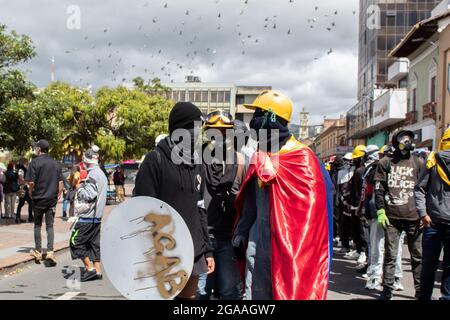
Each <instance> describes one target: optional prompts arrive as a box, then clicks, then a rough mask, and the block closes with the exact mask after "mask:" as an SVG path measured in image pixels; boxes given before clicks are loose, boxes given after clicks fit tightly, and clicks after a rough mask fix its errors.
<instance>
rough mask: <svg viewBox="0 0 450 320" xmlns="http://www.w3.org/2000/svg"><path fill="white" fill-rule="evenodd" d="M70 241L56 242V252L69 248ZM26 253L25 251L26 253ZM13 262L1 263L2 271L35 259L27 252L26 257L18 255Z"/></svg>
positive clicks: (0, 268)
mask: <svg viewBox="0 0 450 320" xmlns="http://www.w3.org/2000/svg"><path fill="white" fill-rule="evenodd" d="M68 242H69V241H64V242H59V243H56V244H55V248H54V252H55V253H56V252H59V251H62V250H65V249H68V248H69V244H68ZM24 254H25V253H24ZM11 260H12V262H7V263H5V264H4V265H0V273H2V272H4V271H5V270H8V269H11V268H14V267H16V266H18V265H20V264H25V263H28V262H31V261H34V258H33V257H31V256H30V255H29V254H28V253H26V257H25V256H24V257H17V258H16V259H14V258H12V259H11Z"/></svg>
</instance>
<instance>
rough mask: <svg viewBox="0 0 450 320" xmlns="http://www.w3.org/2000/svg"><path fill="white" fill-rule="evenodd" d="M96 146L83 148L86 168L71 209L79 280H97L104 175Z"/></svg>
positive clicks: (105, 187)
mask: <svg viewBox="0 0 450 320" xmlns="http://www.w3.org/2000/svg"><path fill="white" fill-rule="evenodd" d="M99 151H100V149H99V148H98V147H97V146H92V148H90V149H88V150H86V152H85V153H84V155H83V164H84V166H85V168H86V170H87V172H88V175H87V177H86V179H84V180H81V182H80V183H79V184H78V185H77V186H76V196H75V197H76V201H75V204H74V208H75V209H74V211H75V214H76V215H77V222H76V223H75V225H74V227H73V230H72V235H71V237H70V252H71V256H72V259H73V260H75V259H81V261H82V262H83V264H84V267H85V270H84V272H83V273H82V274H81V279H80V281H81V282H85V281H90V280H101V279H102V278H103V276H102V269H101V264H100V257H101V256H100V229H101V223H102V218H103V213H104V211H105V206H106V198H107V197H106V193H107V190H108V179H107V178H106V175H105V174H104V172H103V170H102V169H101V168H100V165H99Z"/></svg>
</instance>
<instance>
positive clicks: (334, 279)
mask: <svg viewBox="0 0 450 320" xmlns="http://www.w3.org/2000/svg"><path fill="white" fill-rule="evenodd" d="M404 249H405V250H404V252H407V249H406V247H405V248H404ZM57 259H58V265H57V266H56V267H47V266H46V265H44V264H40V265H37V264H35V263H34V262H33V263H28V264H26V265H24V266H21V267H20V268H16V269H14V270H8V271H4V272H3V274H0V300H15V299H26V300H49V299H50V300H55V299H60V300H64V299H65V300H122V299H123V298H122V296H121V295H120V294H119V293H118V292H117V291H116V290H115V289H114V287H113V286H112V284H111V283H110V281H109V280H108V278H107V276H106V275H105V274H104V276H103V280H95V281H90V282H84V283H79V282H76V281H74V280H73V279H74V278H76V275H77V274H76V272H79V271H78V270H79V267H80V266H81V265H82V264H81V262H80V261H73V260H71V257H70V253H69V251H68V250H62V251H60V252H59V253H58V254H57ZM355 266H356V262H354V261H348V260H345V259H342V258H341V257H337V255H335V259H334V260H333V268H332V273H331V278H330V286H329V292H328V299H329V300H374V299H376V297H377V292H374V291H368V290H366V289H364V285H365V280H364V279H363V278H362V277H361V276H360V275H359V274H358V273H357V272H356V271H355ZM403 270H404V274H405V275H404V279H403V285H404V286H405V291H402V292H396V293H395V297H394V300H412V299H413V296H414V289H413V280H412V276H411V268H410V266H409V259H408V258H407V253H406V254H405V255H404V259H403ZM438 276H440V273H438ZM78 285H79V287H78ZM435 288H436V289H435V294H434V296H435V297H438V296H439V290H438V288H439V284H436V287H435Z"/></svg>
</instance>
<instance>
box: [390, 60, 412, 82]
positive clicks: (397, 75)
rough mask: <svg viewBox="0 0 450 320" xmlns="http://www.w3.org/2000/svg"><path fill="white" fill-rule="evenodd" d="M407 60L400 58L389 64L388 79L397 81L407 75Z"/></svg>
mask: <svg viewBox="0 0 450 320" xmlns="http://www.w3.org/2000/svg"><path fill="white" fill-rule="evenodd" d="M408 70H409V60H408V59H405V58H401V59H399V60H397V61H396V62H394V63H393V64H391V66H390V67H389V71H388V81H390V82H398V81H400V80H401V79H402V78H404V77H406V76H407V75H408Z"/></svg>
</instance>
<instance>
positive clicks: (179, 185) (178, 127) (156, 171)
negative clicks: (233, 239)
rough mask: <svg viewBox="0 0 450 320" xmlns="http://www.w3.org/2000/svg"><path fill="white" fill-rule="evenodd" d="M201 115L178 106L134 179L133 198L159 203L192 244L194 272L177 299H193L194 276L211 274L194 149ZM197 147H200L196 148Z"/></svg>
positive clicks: (201, 183)
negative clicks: (168, 208) (179, 223)
mask: <svg viewBox="0 0 450 320" xmlns="http://www.w3.org/2000/svg"><path fill="white" fill-rule="evenodd" d="M201 121H202V114H201V111H200V109H199V108H197V107H196V106H195V105H193V104H192V103H189V102H178V103H177V104H176V105H175V106H174V107H173V109H172V111H171V112H170V115H169V131H170V136H168V137H166V138H164V139H163V140H161V141H160V142H159V144H158V145H157V146H156V148H155V150H153V151H151V152H149V153H148V154H147V155H146V157H145V159H144V161H143V162H142V164H141V166H140V168H139V171H138V173H137V176H136V184H135V189H134V192H133V195H134V196H136V197H139V196H147V197H153V198H157V199H160V200H162V201H164V202H166V203H167V204H169V205H170V206H171V207H173V208H174V209H175V210H176V211H177V212H178V213H179V214H180V215H181V217H183V220H184V221H185V222H186V225H187V227H188V228H189V231H190V233H191V236H192V240H193V244H194V269H193V272H192V275H191V278H190V279H189V281H188V283H187V285H186V287H185V289H184V290H183V291H182V292H181V293H180V294H179V295H178V299H193V298H195V295H196V289H197V282H198V276H199V275H200V274H203V273H206V272H212V271H213V270H214V259H213V258H212V248H211V245H210V242H209V237H208V222H207V216H206V212H205V208H204V201H203V192H204V188H205V182H204V181H205V179H204V177H205V175H204V172H203V170H202V166H201V162H200V163H199V162H198V159H199V154H198V152H197V150H196V149H199V148H197V145H198V144H197V141H198V139H197V138H198V133H199V132H200V129H201ZM200 147H201V146H200Z"/></svg>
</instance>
